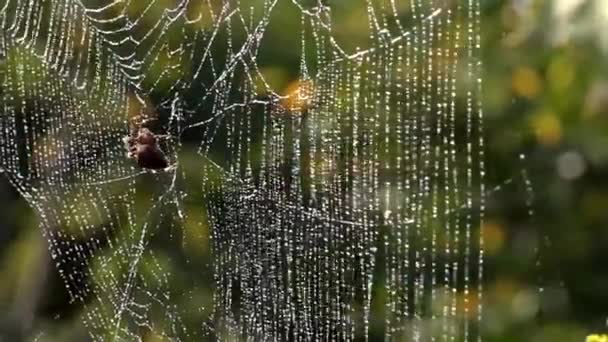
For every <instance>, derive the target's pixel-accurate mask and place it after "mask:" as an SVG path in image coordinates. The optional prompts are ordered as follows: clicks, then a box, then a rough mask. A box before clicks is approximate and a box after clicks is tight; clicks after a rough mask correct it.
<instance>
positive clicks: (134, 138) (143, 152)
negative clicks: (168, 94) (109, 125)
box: [123, 117, 169, 170]
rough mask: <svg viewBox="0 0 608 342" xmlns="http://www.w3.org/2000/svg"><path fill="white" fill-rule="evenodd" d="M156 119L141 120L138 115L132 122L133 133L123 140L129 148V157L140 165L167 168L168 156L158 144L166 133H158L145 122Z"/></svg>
mask: <svg viewBox="0 0 608 342" xmlns="http://www.w3.org/2000/svg"><path fill="white" fill-rule="evenodd" d="M152 120H155V119H148V120H141V119H140V117H136V118H135V119H134V120H132V122H131V133H130V135H129V136H126V137H125V138H124V139H123V140H124V142H125V147H126V149H127V158H130V159H134V160H135V161H136V162H137V165H139V167H141V168H144V169H150V170H161V169H166V168H167V167H168V166H169V162H168V161H167V157H165V154H164V153H163V151H162V149H161V148H160V146H159V145H158V140H159V139H160V138H166V137H167V136H164V135H156V134H154V133H153V132H152V131H151V130H149V129H148V128H146V127H142V126H143V125H144V124H145V123H147V122H149V121H152Z"/></svg>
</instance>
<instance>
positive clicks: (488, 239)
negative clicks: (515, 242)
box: [481, 221, 505, 254]
mask: <svg viewBox="0 0 608 342" xmlns="http://www.w3.org/2000/svg"><path fill="white" fill-rule="evenodd" d="M481 234H482V236H483V242H484V247H485V251H486V252H488V253H489V254H496V253H497V252H498V251H500V250H501V249H502V247H503V245H504V242H505V231H504V227H503V226H502V224H500V223H499V222H496V221H488V222H485V223H484V225H483V226H482V227H481Z"/></svg>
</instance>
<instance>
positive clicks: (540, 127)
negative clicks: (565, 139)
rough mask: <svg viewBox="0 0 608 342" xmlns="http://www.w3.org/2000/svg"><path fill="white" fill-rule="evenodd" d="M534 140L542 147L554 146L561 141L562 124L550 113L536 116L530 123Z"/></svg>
mask: <svg viewBox="0 0 608 342" xmlns="http://www.w3.org/2000/svg"><path fill="white" fill-rule="evenodd" d="M531 126H532V129H533V130H534V135H535V136H536V139H537V140H538V141H539V142H540V143H541V144H544V145H555V144H557V143H559V142H560V140H561V139H562V124H561V122H560V121H559V119H558V118H557V116H556V115H555V114H553V113H550V112H543V113H539V114H536V115H535V116H534V117H533V118H532V121H531Z"/></svg>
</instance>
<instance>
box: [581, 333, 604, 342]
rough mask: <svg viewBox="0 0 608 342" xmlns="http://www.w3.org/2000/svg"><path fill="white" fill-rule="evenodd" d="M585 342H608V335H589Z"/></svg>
mask: <svg viewBox="0 0 608 342" xmlns="http://www.w3.org/2000/svg"><path fill="white" fill-rule="evenodd" d="M585 342H608V335H607V334H601V335H600V334H593V335H589V336H587V338H586V339H585Z"/></svg>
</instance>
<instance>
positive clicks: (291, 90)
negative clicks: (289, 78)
mask: <svg viewBox="0 0 608 342" xmlns="http://www.w3.org/2000/svg"><path fill="white" fill-rule="evenodd" d="M283 93H284V94H286V95H287V97H286V98H284V99H283V101H282V105H283V106H284V107H285V108H287V109H290V110H302V109H306V108H308V107H309V106H310V103H311V99H312V94H313V83H312V81H310V80H296V81H293V82H291V83H290V84H289V85H287V87H286V88H285V90H284V91H283Z"/></svg>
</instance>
